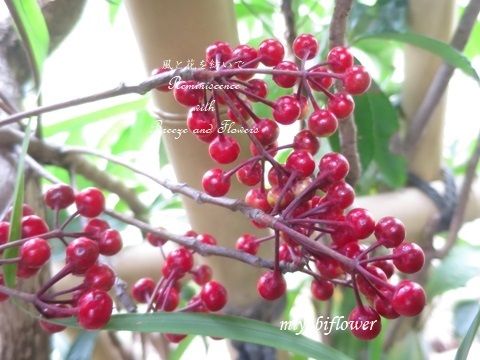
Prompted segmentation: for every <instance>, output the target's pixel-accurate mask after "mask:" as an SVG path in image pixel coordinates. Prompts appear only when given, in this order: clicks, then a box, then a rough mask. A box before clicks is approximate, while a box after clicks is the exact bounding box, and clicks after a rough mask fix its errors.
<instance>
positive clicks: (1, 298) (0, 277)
mask: <svg viewBox="0 0 480 360" xmlns="http://www.w3.org/2000/svg"><path fill="white" fill-rule="evenodd" d="M0 285H1V286H5V279H4V278H3V274H0ZM8 297H9V296H8V295H7V294H4V293H2V292H0V302H2V301H5V300H7V299H8Z"/></svg>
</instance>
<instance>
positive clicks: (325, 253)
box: [157, 34, 426, 339]
mask: <svg viewBox="0 0 480 360" xmlns="http://www.w3.org/2000/svg"><path fill="white" fill-rule="evenodd" d="M292 48H293V52H294V54H295V56H296V57H297V58H298V59H299V60H300V61H301V65H300V68H299V67H298V66H297V65H296V64H295V63H294V62H292V61H288V60H284V54H285V51H284V47H283V45H282V44H281V43H280V42H279V41H278V40H276V39H267V40H264V41H262V42H261V43H260V45H259V46H258V48H256V49H255V48H253V47H251V46H249V45H240V46H237V47H235V48H232V47H231V46H230V45H229V44H228V43H225V42H222V41H217V42H214V43H213V44H211V45H210V46H209V47H208V48H207V50H206V60H207V63H209V64H210V63H212V62H213V63H214V64H216V66H215V67H214V68H210V69H208V70H203V71H204V74H205V73H207V75H204V76H203V77H202V76H199V77H198V79H203V78H205V77H207V78H209V80H208V82H205V81H200V80H198V81H195V80H186V81H178V82H176V84H175V87H174V89H173V95H174V97H175V99H176V100H177V102H178V103H180V104H182V105H184V106H187V107H190V111H189V113H188V117H187V126H188V129H189V130H190V131H191V132H192V133H193V134H195V135H196V137H197V138H198V139H199V140H200V141H203V142H206V143H208V144H209V145H208V152H209V155H210V157H211V158H212V160H213V161H215V162H216V163H218V164H222V165H223V164H231V163H232V162H234V161H235V160H237V158H238V156H239V153H240V147H239V145H238V142H237V140H236V139H235V138H234V137H233V136H231V135H229V134H226V133H225V131H224V129H223V128H222V120H221V117H222V116H221V113H220V110H219V105H225V106H226V107H227V117H228V118H229V119H230V121H232V122H234V123H236V124H238V126H239V128H240V129H243V132H244V133H245V134H246V136H248V137H249V139H250V140H251V145H250V151H251V154H252V155H251V157H250V158H249V159H248V160H246V161H244V162H242V163H241V164H239V165H237V166H235V167H234V168H233V169H231V170H228V171H227V170H224V169H222V168H219V167H215V168H212V169H210V170H209V171H207V172H206V173H205V175H204V176H203V179H202V185H203V188H204V190H205V192H206V193H207V194H209V195H211V196H214V197H218V196H224V195H226V194H227V193H228V191H229V189H230V185H231V179H232V177H233V175H236V178H237V179H238V181H239V182H240V183H242V184H244V185H245V186H249V187H252V188H251V189H250V190H249V191H248V193H247V195H246V197H245V203H246V204H247V205H249V206H251V207H253V208H257V209H260V210H262V211H263V212H264V213H266V214H269V215H271V216H272V217H275V220H276V224H281V226H283V227H284V229H290V230H291V231H286V230H283V231H280V230H279V229H278V226H277V228H276V229H275V230H276V231H275V234H274V235H272V236H270V237H266V238H262V239H257V238H255V237H253V236H252V235H249V234H244V235H243V236H242V237H240V238H239V239H238V241H237V249H239V250H242V251H245V252H248V253H250V254H256V253H257V251H258V247H259V245H260V243H261V242H263V241H267V240H269V239H272V238H275V239H276V244H277V248H276V249H275V268H274V270H273V271H268V272H266V273H265V274H263V275H262V276H261V277H260V279H259V281H258V285H257V288H258V292H259V294H260V295H261V296H262V297H263V298H265V299H267V300H275V299H277V298H279V297H280V296H282V295H283V294H284V293H285V290H286V283H285V280H284V277H283V275H282V272H281V270H280V269H281V266H280V265H279V264H280V262H281V261H283V262H290V263H294V264H295V265H297V266H298V268H299V269H301V270H302V271H304V272H307V273H309V274H311V275H312V276H313V278H314V280H313V282H312V285H311V290H312V294H313V296H314V297H315V298H316V299H319V300H327V299H329V298H330V297H331V296H332V294H333V291H334V287H335V284H342V285H345V286H349V287H352V288H353V289H354V292H355V295H356V299H357V302H358V306H357V307H356V308H355V309H354V310H353V311H352V313H351V315H350V319H349V320H351V321H356V320H361V321H367V320H372V321H373V320H377V321H376V322H375V326H373V327H371V328H369V329H368V330H365V328H363V327H362V328H360V329H351V331H352V333H353V334H354V335H355V336H357V337H359V338H361V339H373V338H375V337H376V336H377V335H378V334H379V332H380V330H381V323H380V315H381V316H383V317H386V318H395V317H398V316H400V315H403V316H415V315H418V314H419V313H420V312H421V311H422V309H423V307H424V306H425V301H426V299H425V292H424V291H423V289H422V287H421V286H420V285H418V284H417V283H414V282H412V281H410V280H403V281H400V282H399V283H398V284H396V285H392V284H391V283H389V281H388V279H389V278H390V277H391V276H392V275H393V272H394V268H395V267H396V268H397V269H398V270H399V271H401V272H404V273H408V274H410V273H414V272H416V271H418V270H420V269H421V268H422V266H423V263H424V254H423V251H422V250H421V248H420V247H419V246H417V245H416V244H413V243H408V242H404V240H405V228H404V226H403V224H402V223H401V222H400V221H399V220H398V219H395V218H393V217H385V218H382V219H380V220H379V221H378V222H376V221H375V220H374V219H373V217H372V215H371V214H370V212H369V211H368V210H366V209H361V208H353V209H350V208H351V206H352V205H353V202H354V198H355V192H354V189H353V188H352V187H351V186H350V185H349V184H348V183H347V182H345V177H346V175H347V174H348V172H349V163H348V161H347V160H346V158H345V157H344V156H342V155H341V154H339V153H334V152H330V153H327V154H325V155H323V156H322V157H321V158H320V159H319V160H315V156H316V154H317V153H318V151H319V149H320V138H324V137H328V136H331V135H332V134H333V133H335V131H336V130H337V127H338V123H339V121H343V120H344V119H346V118H348V117H349V116H350V114H352V112H353V110H354V100H353V97H352V95H359V94H362V93H364V92H365V91H366V90H367V89H368V88H369V86H370V83H371V78H370V75H369V74H368V72H367V71H366V70H365V68H364V67H363V66H359V65H354V57H353V55H352V54H351V52H350V51H349V49H347V48H345V47H341V46H340V47H335V48H333V49H331V50H330V52H329V53H328V55H327V59H326V61H325V62H323V63H316V64H314V65H309V66H307V62H312V61H314V60H315V59H316V58H317V55H318V51H319V44H318V42H317V40H316V39H315V37H314V36H313V35H310V34H302V35H299V36H298V37H297V38H296V39H295V41H294V43H293V46H292ZM308 64H310V63H308ZM261 65H263V66H261ZM166 70H167V69H158V70H157V73H160V72H163V71H166ZM199 71H202V70H199ZM257 74H261V75H262V76H265V75H269V76H271V77H272V79H273V82H274V83H275V84H276V85H277V86H279V87H281V88H293V87H296V89H295V90H294V91H293V93H292V94H291V95H284V96H280V97H279V98H277V99H275V100H269V99H267V95H268V91H269V89H268V85H267V83H266V82H265V80H263V79H261V78H254V76H255V75H257ZM335 81H337V82H340V84H341V86H342V91H339V92H335V93H333V92H332V91H331V90H330V89H331V88H332V86H333V83H334V82H335ZM207 85H209V86H207ZM158 90H160V91H168V90H169V87H168V86H164V87H159V88H158ZM315 92H320V93H323V94H325V106H324V107H321V106H319V105H318V102H317V100H316V97H315ZM212 102H213V103H214V111H211V107H210V106H207V105H208V104H211V103H212ZM252 102H260V103H263V104H265V105H266V106H269V107H271V109H272V116H271V118H260V117H258V116H257V115H256V114H255V112H254V111H253V110H252V106H251V103H252ZM207 108H208V109H207ZM205 109H207V110H205ZM311 110H312V111H311ZM299 119H306V124H307V129H305V130H302V131H299V132H298V133H297V134H296V135H295V136H294V137H293V141H292V142H291V143H290V144H286V145H281V146H280V145H279V144H278V141H277V140H278V137H279V125H278V124H281V125H289V124H293V123H295V122H296V121H297V120H299ZM280 149H292V152H291V153H290V154H289V155H288V157H287V158H286V161H285V163H279V162H278V161H276V160H275V158H274V157H275V155H276V154H277V151H278V150H280ZM317 169H318V170H317ZM253 224H254V225H255V226H257V227H265V224H262V223H259V222H258V221H253ZM327 235H328V236H327ZM371 235H374V236H375V238H376V242H375V243H373V244H372V245H370V246H367V245H365V244H362V243H361V242H360V240H363V239H367V238H369V237H370V236H371ZM381 246H382V247H384V248H386V249H393V253H391V254H386V255H375V256H372V251H373V250H375V249H377V248H379V247H381ZM313 264H315V268H316V269H315V268H314V267H313ZM314 269H315V270H314ZM362 295H363V298H364V299H365V300H366V301H368V302H369V303H370V304H371V306H372V307H370V306H365V305H363V303H362Z"/></svg>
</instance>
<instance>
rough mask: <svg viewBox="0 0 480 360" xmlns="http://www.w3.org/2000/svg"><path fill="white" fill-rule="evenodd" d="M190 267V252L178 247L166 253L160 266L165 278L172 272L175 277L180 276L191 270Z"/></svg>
mask: <svg viewBox="0 0 480 360" xmlns="http://www.w3.org/2000/svg"><path fill="white" fill-rule="evenodd" d="M192 267H193V255H192V253H191V252H190V251H189V250H188V249H186V248H184V247H180V248H178V249H175V250H173V251H172V252H171V253H169V254H168V255H167V258H166V259H165V262H164V263H163V266H162V274H163V276H165V277H166V278H168V277H170V276H171V275H172V274H174V276H175V278H181V277H183V276H184V275H185V273H187V272H189V271H190V270H192Z"/></svg>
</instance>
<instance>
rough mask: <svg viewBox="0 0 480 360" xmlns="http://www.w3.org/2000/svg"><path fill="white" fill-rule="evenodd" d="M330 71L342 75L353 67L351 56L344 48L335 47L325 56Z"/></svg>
mask: <svg viewBox="0 0 480 360" xmlns="http://www.w3.org/2000/svg"><path fill="white" fill-rule="evenodd" d="M327 61H328V62H329V66H330V69H332V71H334V72H336V73H343V72H344V71H345V70H347V69H348V68H349V67H350V66H352V65H353V55H352V53H351V52H350V50H348V49H347V48H346V47H344V46H336V47H334V48H333V49H331V50H330V52H329V53H328V55H327Z"/></svg>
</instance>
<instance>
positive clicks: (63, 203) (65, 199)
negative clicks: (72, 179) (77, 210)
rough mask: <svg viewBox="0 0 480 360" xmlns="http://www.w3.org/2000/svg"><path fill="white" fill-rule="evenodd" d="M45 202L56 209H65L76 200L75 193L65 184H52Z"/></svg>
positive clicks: (45, 196) (46, 194)
mask: <svg viewBox="0 0 480 360" xmlns="http://www.w3.org/2000/svg"><path fill="white" fill-rule="evenodd" d="M44 198H45V204H46V205H47V206H48V207H49V208H51V209H52V210H55V209H65V208H67V207H69V206H70V205H72V204H73V203H74V202H75V193H74V191H73V189H72V188H71V187H70V186H68V185H65V184H57V185H54V186H52V187H51V188H50V189H48V190H47V192H46V193H45V195H44Z"/></svg>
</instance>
